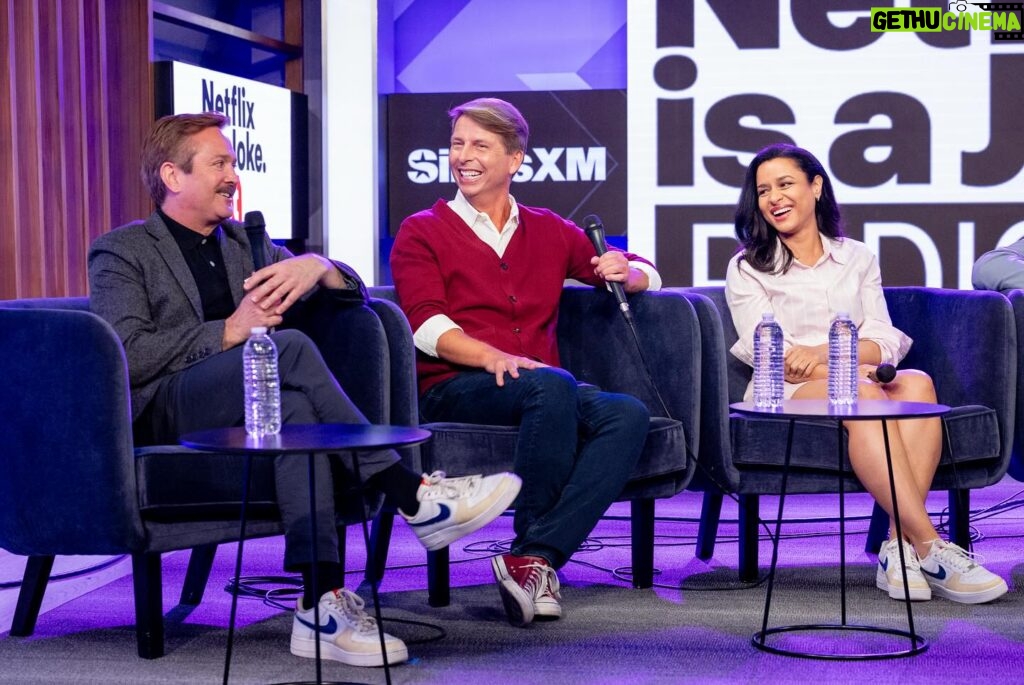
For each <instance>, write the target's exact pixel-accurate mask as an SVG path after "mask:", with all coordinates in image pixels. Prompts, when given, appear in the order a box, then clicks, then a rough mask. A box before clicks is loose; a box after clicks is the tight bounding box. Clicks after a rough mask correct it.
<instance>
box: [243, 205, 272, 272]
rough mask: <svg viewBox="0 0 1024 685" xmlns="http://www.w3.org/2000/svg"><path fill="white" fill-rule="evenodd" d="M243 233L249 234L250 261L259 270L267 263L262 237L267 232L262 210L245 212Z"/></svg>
mask: <svg viewBox="0 0 1024 685" xmlns="http://www.w3.org/2000/svg"><path fill="white" fill-rule="evenodd" d="M245 233H246V235H248V236H249V247H250V248H251V249H252V263H253V266H255V267H256V271H259V270H260V269H262V268H263V267H265V266H266V265H267V258H266V255H265V254H264V250H263V239H264V237H265V236H266V233H267V222H266V221H264V220H263V212H246V213H245Z"/></svg>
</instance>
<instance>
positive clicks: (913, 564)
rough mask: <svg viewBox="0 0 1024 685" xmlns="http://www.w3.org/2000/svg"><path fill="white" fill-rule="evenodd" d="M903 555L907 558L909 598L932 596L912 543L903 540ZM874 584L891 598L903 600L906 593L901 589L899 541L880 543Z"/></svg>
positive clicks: (919, 598)
mask: <svg viewBox="0 0 1024 685" xmlns="http://www.w3.org/2000/svg"><path fill="white" fill-rule="evenodd" d="M903 556H904V558H905V559H906V560H907V585H908V586H909V587H910V599H911V600H914V601H923V600H928V599H931V598H932V590H931V588H930V587H928V581H927V580H925V577H924V576H923V575H922V574H921V564H920V562H919V561H918V559H917V552H915V551H914V547H913V545H911V544H910V543H909V542H907V541H906V540H904V541H903ZM875 585H876V586H877V587H878V589H879V590H885V591H887V592H888V593H889V596H890V597H892V598H893V599H899V600H905V599H906V598H907V593H905V592H904V591H903V571H902V569H901V568H900V548H899V541H897V540H889V541H888V542H886V543H885V544H884V545H882V549H881V551H880V552H879V553H878V569H877V570H876V571H875Z"/></svg>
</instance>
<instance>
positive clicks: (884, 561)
mask: <svg viewBox="0 0 1024 685" xmlns="http://www.w3.org/2000/svg"><path fill="white" fill-rule="evenodd" d="M878 563H879V564H880V565H881V566H882V570H883V571H888V570H889V558H888V557H884V558H882V559H879V560H878Z"/></svg>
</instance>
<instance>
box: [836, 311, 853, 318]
mask: <svg viewBox="0 0 1024 685" xmlns="http://www.w3.org/2000/svg"><path fill="white" fill-rule="evenodd" d="M836 318H837V319H849V318H850V312H845V311H838V312H836Z"/></svg>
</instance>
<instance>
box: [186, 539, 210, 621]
mask: <svg viewBox="0 0 1024 685" xmlns="http://www.w3.org/2000/svg"><path fill="white" fill-rule="evenodd" d="M216 554H217V545H200V546H199V547H193V548H192V551H191V552H190V553H189V557H188V569H187V570H186V571H185V583H184V585H182V586H181V599H179V600H178V603H179V604H183V605H185V606H190V607H194V606H199V603H200V602H202V601H203V593H205V592H206V584H207V582H208V581H209V580H210V570H211V569H212V568H213V558H214V556H216Z"/></svg>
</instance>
